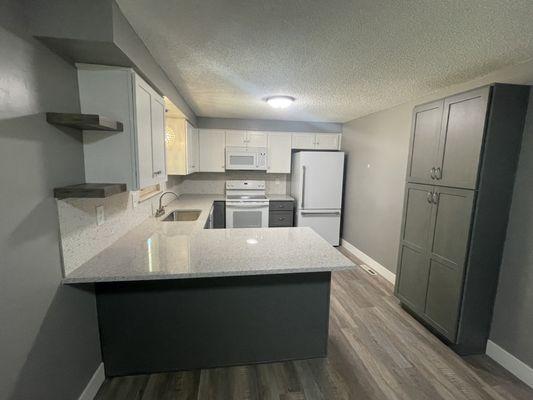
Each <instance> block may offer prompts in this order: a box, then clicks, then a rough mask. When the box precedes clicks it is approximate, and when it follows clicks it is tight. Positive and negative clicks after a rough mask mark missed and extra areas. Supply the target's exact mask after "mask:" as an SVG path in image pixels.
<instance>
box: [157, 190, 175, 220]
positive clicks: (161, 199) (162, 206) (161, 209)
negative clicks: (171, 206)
mask: <svg viewBox="0 0 533 400" xmlns="http://www.w3.org/2000/svg"><path fill="white" fill-rule="evenodd" d="M166 194H173V195H174V196H176V199H179V197H180V196H179V194H177V193H174V192H163V193H162V194H161V196H159V208H158V209H157V210H156V212H155V217H156V218H157V217H160V216H161V215H163V214H164V213H165V206H164V205H163V203H162V202H163V196H164V195H166Z"/></svg>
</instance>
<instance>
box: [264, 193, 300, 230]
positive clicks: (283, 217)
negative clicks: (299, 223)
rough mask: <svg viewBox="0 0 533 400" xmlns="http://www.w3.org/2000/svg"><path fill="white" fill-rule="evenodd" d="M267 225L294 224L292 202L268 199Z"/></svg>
mask: <svg viewBox="0 0 533 400" xmlns="http://www.w3.org/2000/svg"><path fill="white" fill-rule="evenodd" d="M268 226H269V227H271V228H276V227H278V228H280V227H291V226H294V202H293V201H277V200H274V201H272V200H271V201H270V205H269V213H268Z"/></svg>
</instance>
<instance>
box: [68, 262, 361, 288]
mask: <svg viewBox="0 0 533 400" xmlns="http://www.w3.org/2000/svg"><path fill="white" fill-rule="evenodd" d="M353 267H355V264H354V263H352V265H342V266H330V267H316V268H315V267H311V268H305V267H300V268H283V269H276V270H266V269H265V270H253V271H229V272H220V273H217V272H205V273H188V274H153V275H131V276H127V277H124V276H108V277H100V278H82V277H80V278H63V279H62V280H61V283H62V284H63V285H75V284H88V283H115V282H144V281H157V280H180V279H201V278H224V277H237V276H257V275H283V274H305V273H316V272H337V271H347V270H349V269H352V268H353Z"/></svg>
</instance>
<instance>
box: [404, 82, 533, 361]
mask: <svg viewBox="0 0 533 400" xmlns="http://www.w3.org/2000/svg"><path fill="white" fill-rule="evenodd" d="M528 98H529V86H522V85H507V84H493V85H490V86H485V87H482V88H479V89H475V90H472V91H469V92H465V93H460V94H457V95H454V96H450V97H447V98H445V99H442V100H438V101H435V102H431V103H428V104H424V105H420V106H418V107H415V109H414V112H413V122H412V133H411V143H410V151H409V162H408V169H407V179H406V181H407V182H406V188H405V199H404V210H403V221H402V231H401V241H400V252H399V257H398V273H397V276H396V287H395V292H396V295H397V296H398V298H399V299H400V302H401V303H402V305H403V306H404V307H405V308H406V309H408V310H409V311H410V312H411V313H412V314H414V315H415V316H416V317H417V318H418V319H419V320H421V321H422V322H423V323H425V324H426V326H428V327H429V328H430V329H431V330H432V331H433V332H435V333H437V334H438V335H439V336H440V337H441V338H443V339H445V341H447V342H448V343H449V344H450V346H451V347H452V348H453V349H454V350H455V351H457V352H458V353H461V354H476V353H484V352H485V347H486V342H487V338H488V334H489V329H490V322H491V317H492V308H493V304H494V296H495V293H496V286H497V283H498V271H499V267H500V262H501V256H502V251H503V245H504V241H505V234H506V229H507V220H508V214H509V208H510V205H511V197H512V191H513V184H514V176H515V172H516V167H517V163H518V156H519V153H520V145H521V141H522V133H523V129H524V121H525V115H526V111H527V105H528Z"/></svg>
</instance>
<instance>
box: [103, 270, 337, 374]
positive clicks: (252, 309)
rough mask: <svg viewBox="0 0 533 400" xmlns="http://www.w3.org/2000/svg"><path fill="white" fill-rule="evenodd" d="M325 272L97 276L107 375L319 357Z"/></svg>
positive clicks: (323, 348) (324, 328)
mask: <svg viewBox="0 0 533 400" xmlns="http://www.w3.org/2000/svg"><path fill="white" fill-rule="evenodd" d="M330 281H331V272H313V273H293V274H273V275H248V276H232V277H216V278H196V279H171V280H148V281H131V282H102V283H96V284H95V285H96V293H97V304H98V318H99V325H100V335H101V344H102V355H103V359H104V365H105V370H106V375H107V376H119V375H131V374H146V373H154V372H163V371H177V370H190V369H197V368H209V367H219V366H230V365H239V364H252V363H262V362H273V361H282V360H291V359H305V358H314V357H325V356H326V354H327V339H328V319H329V299H330Z"/></svg>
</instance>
